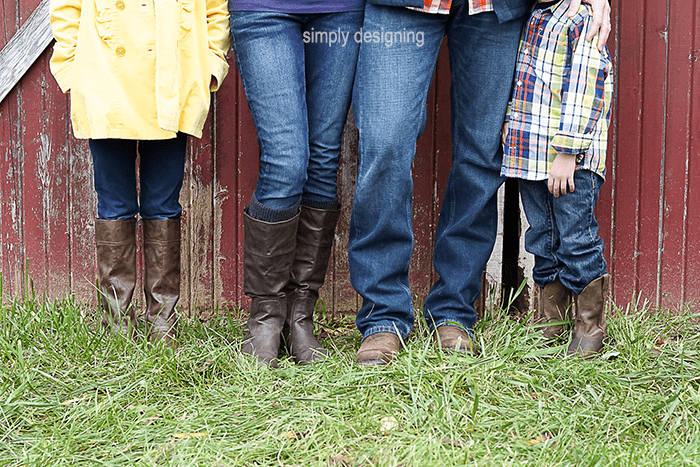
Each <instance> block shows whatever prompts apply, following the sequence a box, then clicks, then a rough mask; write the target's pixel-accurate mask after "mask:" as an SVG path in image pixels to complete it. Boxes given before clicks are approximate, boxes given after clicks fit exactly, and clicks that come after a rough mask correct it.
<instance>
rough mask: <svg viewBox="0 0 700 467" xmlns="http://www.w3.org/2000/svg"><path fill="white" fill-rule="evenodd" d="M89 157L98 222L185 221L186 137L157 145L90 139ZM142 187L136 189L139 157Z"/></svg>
mask: <svg viewBox="0 0 700 467" xmlns="http://www.w3.org/2000/svg"><path fill="white" fill-rule="evenodd" d="M89 145H90V153H91V154H92V162H93V169H94V176H95V191H96V192H97V217H98V218H99V219H108V220H118V219H131V218H132V217H135V216H136V215H137V214H140V215H141V217H142V218H143V219H173V218H176V217H180V214H181V213H182V206H180V189H181V188H182V180H183V178H184V176H185V152H186V149H187V135H186V134H184V133H178V135H177V137H176V138H173V139H162V140H153V141H145V140H144V141H135V140H127V139H91V140H89ZM137 148H138V155H139V156H140V157H139V182H140V183H139V188H140V190H139V191H137V188H136V155H137Z"/></svg>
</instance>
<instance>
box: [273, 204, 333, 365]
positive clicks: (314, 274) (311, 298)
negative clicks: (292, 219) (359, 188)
mask: <svg viewBox="0 0 700 467" xmlns="http://www.w3.org/2000/svg"><path fill="white" fill-rule="evenodd" d="M339 215H340V211H338V210H327V209H315V208H311V207H308V206H303V205H302V207H301V213H300V217H299V228H298V230H297V246H296V250H295V252H294V263H293V264H292V276H291V279H290V281H289V287H288V288H287V321H286V326H285V328H286V331H288V336H286V337H287V339H288V341H287V346H288V348H289V353H290V354H291V355H292V357H294V360H295V361H296V362H297V363H311V362H314V361H318V360H323V359H324V358H326V357H327V356H328V351H327V350H326V349H324V348H323V347H322V346H321V344H319V342H318V341H317V340H316V337H315V336H314V309H315V308H316V302H317V301H318V290H319V289H320V288H321V286H322V285H323V282H324V280H325V278H326V269H327V268H328V259H329V258H330V255H331V250H332V248H333V239H334V237H335V225H336V223H337V222H338V216H339Z"/></svg>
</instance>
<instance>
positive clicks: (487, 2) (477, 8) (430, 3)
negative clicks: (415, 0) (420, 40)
mask: <svg viewBox="0 0 700 467" xmlns="http://www.w3.org/2000/svg"><path fill="white" fill-rule="evenodd" d="M423 2H424V3H423V5H424V6H423V8H422V9H419V8H415V9H416V10H419V11H423V12H425V13H438V14H441V15H446V14H448V13H449V12H450V6H451V5H452V0H423ZM485 11H493V3H492V1H491V0H469V14H470V15H476V14H477V13H484V12H485Z"/></svg>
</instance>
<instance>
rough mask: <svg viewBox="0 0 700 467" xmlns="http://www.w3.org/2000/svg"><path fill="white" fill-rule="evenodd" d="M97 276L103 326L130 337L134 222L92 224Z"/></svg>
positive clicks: (133, 313)
mask: <svg viewBox="0 0 700 467" xmlns="http://www.w3.org/2000/svg"><path fill="white" fill-rule="evenodd" d="M95 244H96V247H97V251H96V253H97V273H98V279H97V280H98V284H99V285H98V288H99V291H100V302H101V303H102V325H103V326H105V327H109V328H111V329H112V332H114V333H115V334H118V333H122V334H126V335H129V336H131V335H133V332H134V330H135V329H136V311H135V310H134V307H133V306H132V305H131V298H132V297H133V295H134V287H136V219H135V218H134V219H124V220H104V219H96V220H95Z"/></svg>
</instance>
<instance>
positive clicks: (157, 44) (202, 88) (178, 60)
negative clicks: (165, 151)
mask: <svg viewBox="0 0 700 467" xmlns="http://www.w3.org/2000/svg"><path fill="white" fill-rule="evenodd" d="M51 28H52V30H53V34H54V37H55V38H56V45H55V46H54V50H53V56H52V57H51V72H52V73H53V75H54V76H55V77H56V81H57V82H58V85H59V86H60V87H61V90H62V91H63V92H70V94H71V120H72V122H73V130H74V132H75V136H76V137H78V138H93V139H100V138H118V139H168V138H173V137H175V134H176V132H178V131H180V132H183V133H187V134H190V135H193V136H196V137H198V138H199V137H201V136H202V127H203V126H204V122H205V120H206V118H207V114H208V112H209V103H210V91H216V90H217V89H218V87H219V84H220V83H221V82H222V81H223V79H224V77H225V76H226V74H227V73H228V64H227V63H226V58H225V55H226V52H227V51H228V48H229V46H230V39H229V15H228V9H227V2H226V0H51Z"/></svg>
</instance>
